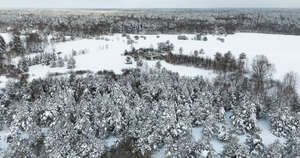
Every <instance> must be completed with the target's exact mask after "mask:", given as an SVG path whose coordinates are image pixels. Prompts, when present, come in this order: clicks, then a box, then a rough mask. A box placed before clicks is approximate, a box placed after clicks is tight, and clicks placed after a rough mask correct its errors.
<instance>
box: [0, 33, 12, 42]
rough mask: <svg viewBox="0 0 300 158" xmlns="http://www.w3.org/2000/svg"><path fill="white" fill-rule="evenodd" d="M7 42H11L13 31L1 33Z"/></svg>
mask: <svg viewBox="0 0 300 158" xmlns="http://www.w3.org/2000/svg"><path fill="white" fill-rule="evenodd" d="M0 35H1V36H2V37H3V39H4V41H5V42H6V43H9V42H10V41H11V40H12V35H11V33H0Z"/></svg>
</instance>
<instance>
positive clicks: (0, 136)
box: [0, 127, 9, 157]
mask: <svg viewBox="0 0 300 158" xmlns="http://www.w3.org/2000/svg"><path fill="white" fill-rule="evenodd" d="M8 135H9V129H8V128H6V127H5V128H4V129H2V130H1V131H0V157H3V153H4V151H5V150H6V149H7V148H8V143H7V136H8Z"/></svg>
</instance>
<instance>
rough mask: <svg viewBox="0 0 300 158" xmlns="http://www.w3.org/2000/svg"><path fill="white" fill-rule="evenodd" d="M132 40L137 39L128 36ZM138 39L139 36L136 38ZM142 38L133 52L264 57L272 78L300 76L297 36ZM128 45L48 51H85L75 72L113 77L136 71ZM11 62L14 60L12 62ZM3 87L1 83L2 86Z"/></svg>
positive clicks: (76, 45)
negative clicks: (161, 46) (162, 48)
mask: <svg viewBox="0 0 300 158" xmlns="http://www.w3.org/2000/svg"><path fill="white" fill-rule="evenodd" d="M1 35H2V36H3V37H4V39H5V41H6V42H9V41H10V40H11V35H10V34H9V33H1ZM130 36H131V38H132V39H134V36H136V35H130ZM138 36H140V37H141V35H138ZM143 36H144V37H146V38H145V39H144V38H139V39H138V40H134V41H135V42H134V44H132V46H134V47H135V48H149V47H154V48H156V47H157V43H159V42H166V41H170V42H171V43H173V44H174V46H175V51H174V53H179V49H180V48H183V52H182V53H183V54H187V55H192V54H193V52H194V50H200V49H203V50H204V52H205V53H204V54H202V55H203V56H210V57H213V56H214V54H215V53H216V52H221V53H226V52H228V51H231V52H232V54H234V55H235V56H238V55H239V54H240V53H246V54H247V56H248V58H249V59H250V60H251V59H252V58H253V57H254V56H256V55H261V54H264V55H266V56H267V57H268V58H269V60H270V61H271V62H272V63H274V64H275V66H276V70H277V71H276V73H275V75H274V76H275V78H278V79H280V78H282V76H283V75H284V74H285V73H287V72H290V71H294V72H297V73H298V74H300V69H299V66H300V64H299V62H298V60H299V59H298V58H297V57H298V56H299V55H298V54H299V53H298V50H300V45H299V44H297V42H298V41H300V36H293V35H272V34H260V33H236V34H234V35H228V36H226V37H224V36H222V38H224V39H225V42H224V43H222V42H221V41H219V40H217V38H218V37H220V36H214V35H208V36H207V38H208V41H197V40H193V38H194V37H195V35H193V34H188V35H186V36H187V37H188V38H189V40H178V39H177V35H159V37H158V36H157V35H143ZM132 46H131V45H128V44H127V39H126V38H125V37H122V35H121V34H115V35H112V36H103V37H102V39H101V40H99V39H98V40H97V39H96V38H93V39H78V40H75V41H67V42H61V43H57V44H54V45H52V46H49V47H48V50H52V49H55V51H56V52H62V54H61V56H62V57H64V56H70V55H71V54H72V50H76V51H80V50H86V51H87V53H86V54H84V55H78V56H75V60H76V68H75V69H74V70H75V71H76V70H90V71H93V72H97V71H99V70H112V71H114V72H115V73H121V70H122V69H124V68H131V67H135V64H132V65H128V64H126V63H125V59H126V57H125V56H122V54H123V53H124V51H125V50H126V49H127V50H130V49H131V47H132ZM13 61H14V60H13ZM155 63H156V61H148V62H147V65H148V66H149V67H150V68H151V67H152V68H153V67H154V66H155ZM161 65H162V67H165V68H166V69H168V70H171V71H173V72H178V73H179V74H180V75H183V76H191V77H194V76H198V75H203V76H205V77H208V78H212V77H214V76H215V75H214V73H213V72H212V71H207V70H201V69H198V68H194V67H186V66H178V65H172V64H168V63H166V62H161ZM68 71H69V70H68V69H66V68H65V67H64V68H50V67H47V66H41V65H37V66H32V67H30V71H29V74H30V79H34V78H39V77H44V76H45V75H47V74H48V73H54V72H60V73H63V72H68ZM2 84H3V82H2Z"/></svg>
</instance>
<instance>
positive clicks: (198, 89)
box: [0, 69, 300, 157]
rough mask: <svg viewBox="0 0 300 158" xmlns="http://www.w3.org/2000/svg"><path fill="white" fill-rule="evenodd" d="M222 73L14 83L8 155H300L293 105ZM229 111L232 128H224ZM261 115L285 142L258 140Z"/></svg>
mask: <svg viewBox="0 0 300 158" xmlns="http://www.w3.org/2000/svg"><path fill="white" fill-rule="evenodd" d="M229 76H230V75H228V77H229ZM220 77H221V78H220V79H216V80H215V81H213V82H209V81H207V80H205V79H203V78H202V77H196V78H185V77H179V75H178V74H176V73H171V72H168V71H166V70H165V69H162V70H159V69H156V70H151V71H150V72H148V73H145V72H142V71H140V70H139V69H132V70H126V71H124V74H122V75H112V74H109V73H108V74H106V75H104V74H103V73H101V74H100V73H99V75H96V74H89V75H87V76H86V77H80V76H76V75H75V74H71V75H70V77H62V78H46V79H39V80H34V81H32V82H30V83H21V82H17V83H11V84H9V85H7V87H6V89H5V91H4V93H3V94H1V96H0V105H1V111H0V112H1V115H0V123H1V127H6V128H7V127H9V129H10V136H9V137H8V138H9V139H8V140H7V141H8V142H9V148H8V151H7V152H6V153H5V154H6V157H100V156H106V157H110V156H113V155H118V154H121V153H123V152H124V148H125V149H126V150H129V151H128V152H129V153H127V154H125V153H123V154H124V155H123V156H124V157H126V156H128V157H147V155H148V156H149V154H151V153H153V152H154V151H156V150H159V149H160V148H165V155H166V156H169V157H201V156H203V154H204V153H208V156H211V157H258V156H259V157H273V156H280V155H285V156H286V157H295V155H298V150H297V148H299V143H297V141H298V140H299V135H298V134H297V133H298V132H299V118H300V116H299V114H298V113H295V112H293V111H292V110H291V109H292V108H291V106H292V105H291V104H276V103H279V102H275V103H274V104H273V105H272V106H276V107H279V108H276V109H274V108H272V107H270V106H268V105H267V102H266V101H265V100H278V98H277V97H276V95H272V94H273V93H269V94H266V93H261V95H260V94H256V93H255V92H254V90H255V81H253V82H252V81H249V83H248V87H251V85H253V89H251V88H249V89H244V88H239V87H243V86H244V79H243V77H241V78H239V79H237V80H238V81H236V83H237V84H233V81H232V79H229V78H228V79H225V80H224V76H223V75H221V76H220ZM278 84H280V85H281V84H283V83H282V82H279V83H278ZM276 87H278V86H275V87H273V88H276ZM265 90H266V91H267V90H270V88H269V89H265ZM251 93H253V94H252V95H251ZM254 94H256V95H254ZM262 95H263V96H262ZM282 109H286V110H282ZM226 115H229V117H230V119H229V121H230V122H229V123H230V126H232V127H233V128H232V129H226V128H228V122H227V121H228V119H225V118H226V117H227V116H226ZM260 119H266V120H269V121H270V122H271V124H272V131H273V133H274V134H276V135H278V136H284V137H285V138H286V139H288V141H287V143H286V144H280V143H274V144H275V145H270V146H264V145H263V144H259V141H261V138H260V136H259V132H260V130H261V129H260V128H259V127H258V126H257V120H260ZM226 120H227V121H226ZM226 124H227V125H226ZM195 127H203V131H202V132H203V135H204V136H205V137H203V138H202V139H201V140H198V141H195V140H193V139H192V133H191V131H192V128H195ZM241 134H247V135H249V138H248V139H247V141H246V142H245V143H242V144H241V143H239V141H238V139H237V138H236V137H237V136H239V135H241ZM112 136H113V137H116V138H119V143H117V144H116V147H118V148H114V147H113V148H111V147H109V146H107V144H106V143H105V141H106V139H108V138H109V137H112ZM212 139H218V140H220V141H221V142H224V143H225V144H226V145H225V147H224V150H223V152H222V153H220V154H216V151H215V150H214V148H213V147H212V145H211V144H210V140H212ZM124 143H125V144H127V145H124ZM286 151H289V152H286ZM130 155H131V156H130ZM298 156H299V155H298Z"/></svg>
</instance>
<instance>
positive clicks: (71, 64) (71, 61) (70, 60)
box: [67, 57, 76, 69]
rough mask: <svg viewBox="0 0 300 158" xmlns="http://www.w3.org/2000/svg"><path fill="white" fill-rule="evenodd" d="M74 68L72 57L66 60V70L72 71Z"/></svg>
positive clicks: (74, 61) (74, 63)
mask: <svg viewBox="0 0 300 158" xmlns="http://www.w3.org/2000/svg"><path fill="white" fill-rule="evenodd" d="M75 66H76V60H75V59H74V57H71V58H70V59H69V60H68V63H67V68H68V69H74V68H75Z"/></svg>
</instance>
